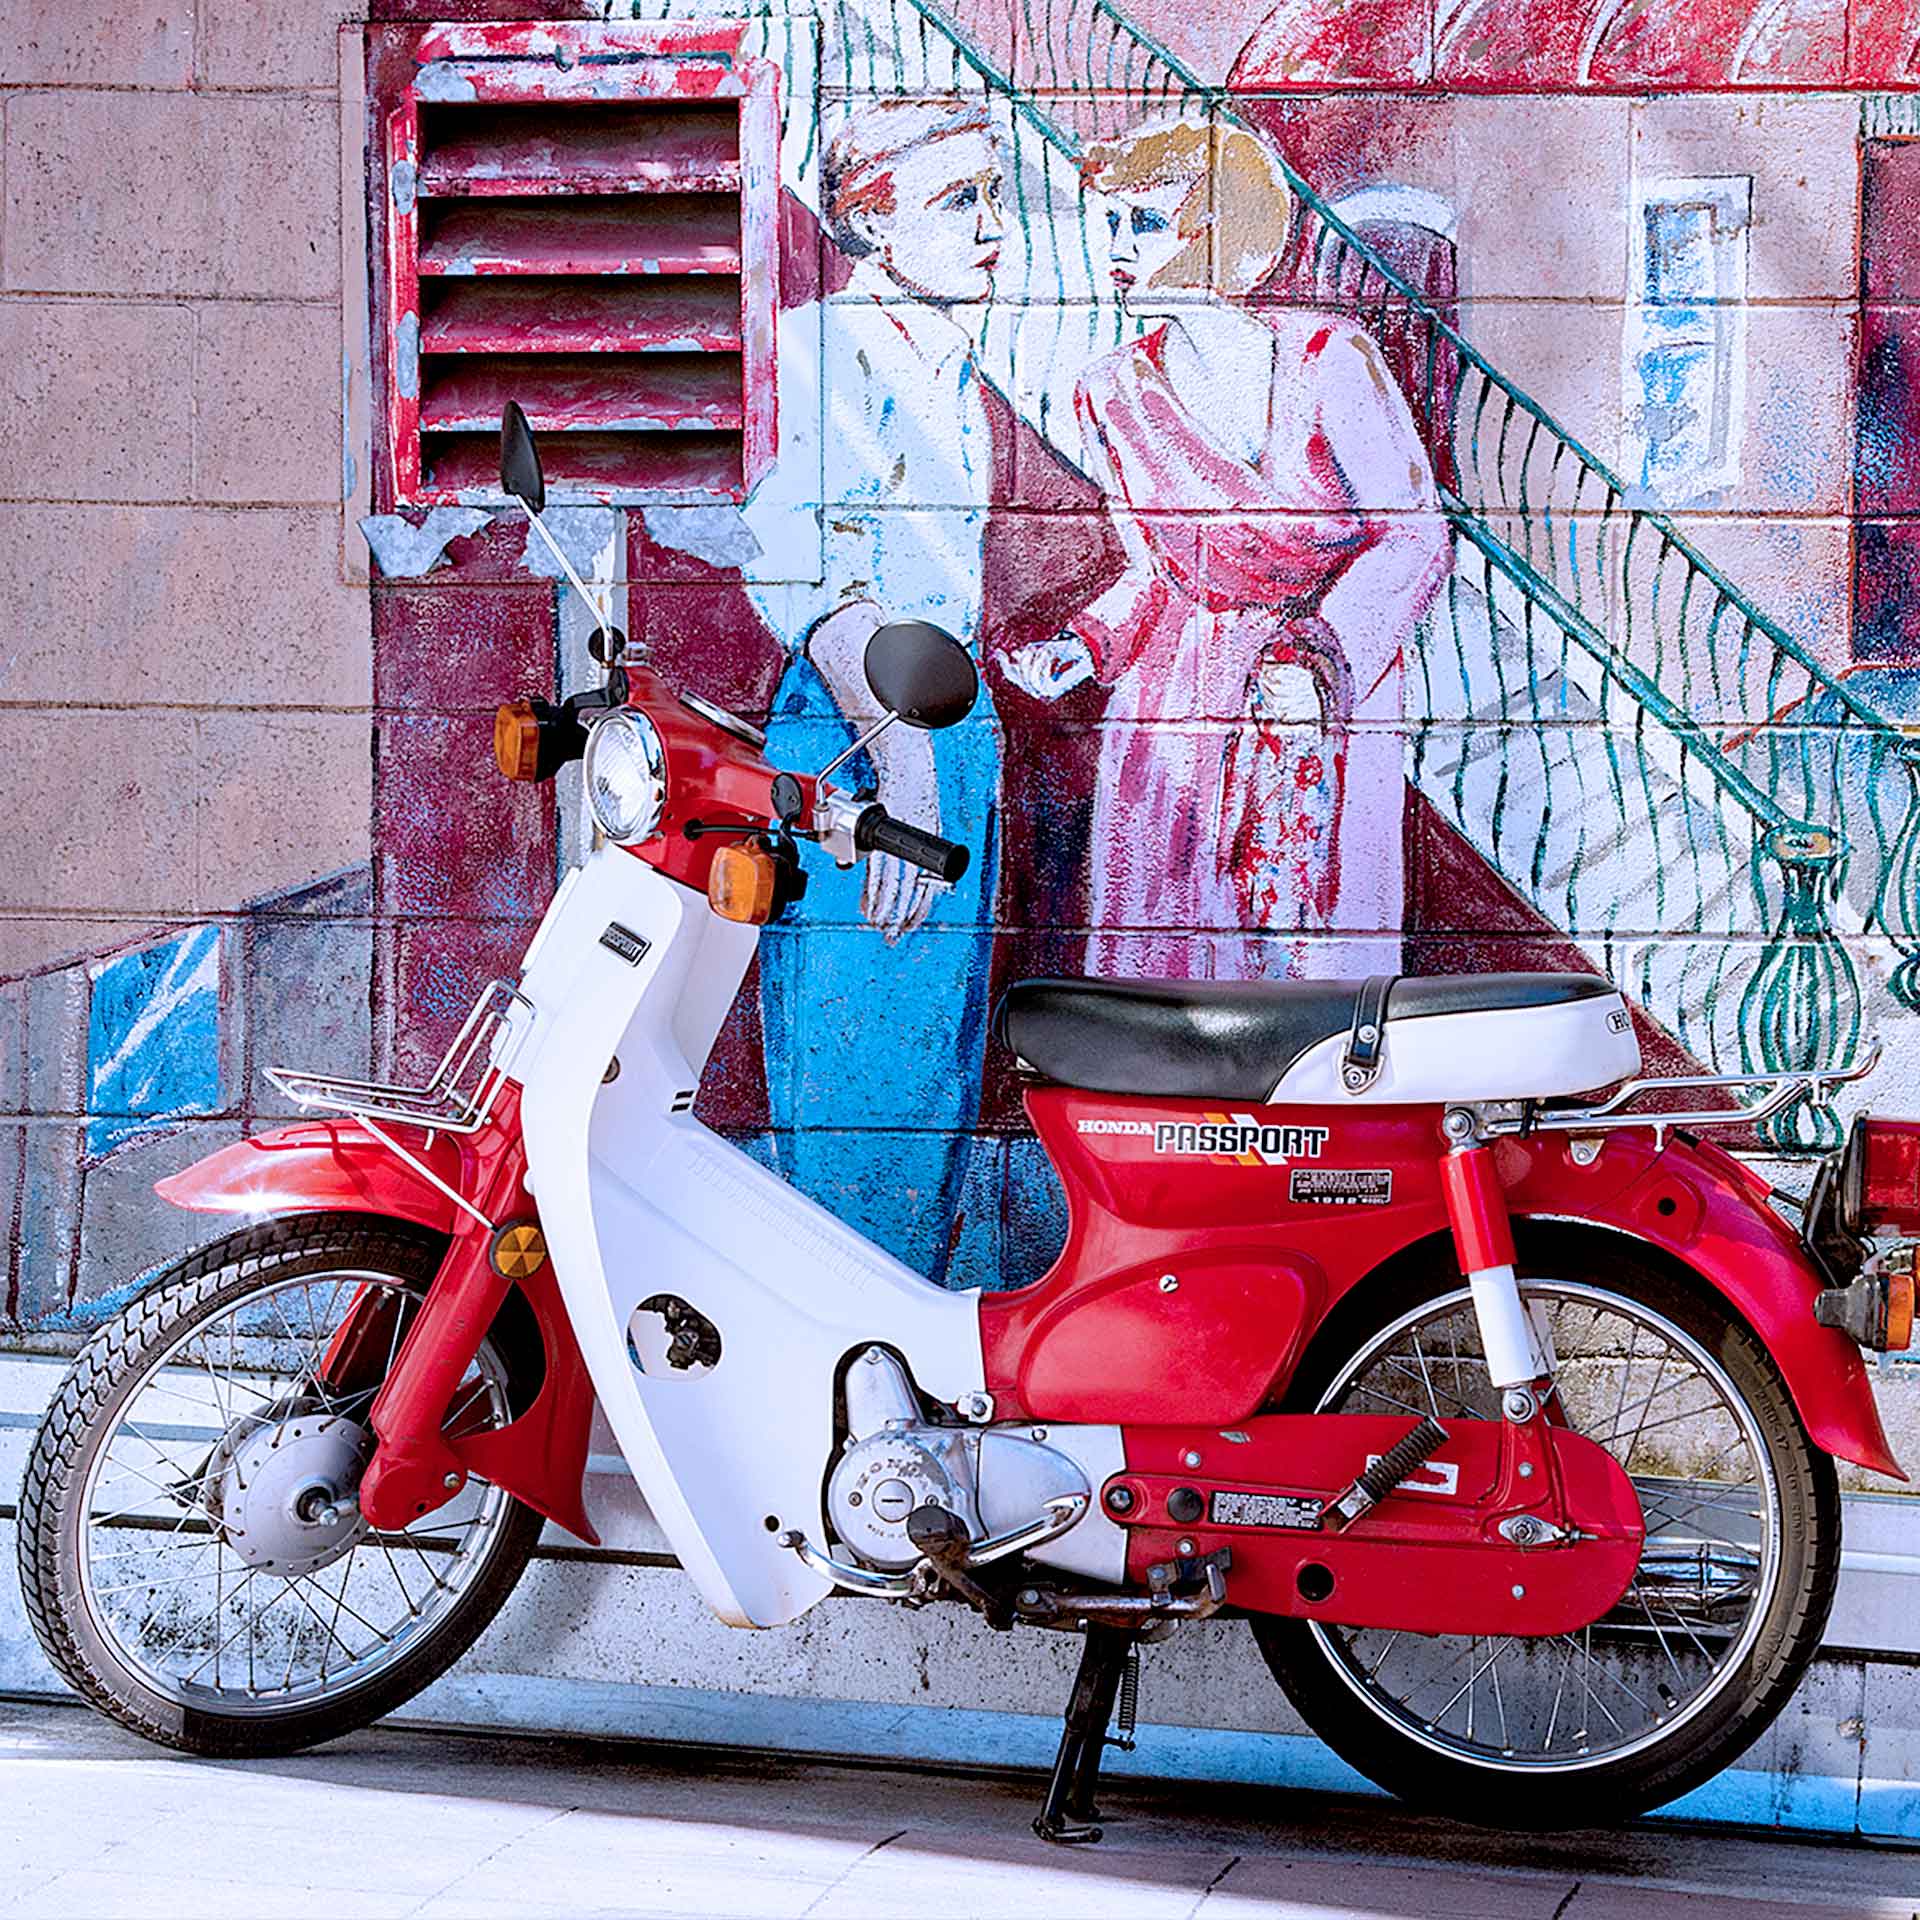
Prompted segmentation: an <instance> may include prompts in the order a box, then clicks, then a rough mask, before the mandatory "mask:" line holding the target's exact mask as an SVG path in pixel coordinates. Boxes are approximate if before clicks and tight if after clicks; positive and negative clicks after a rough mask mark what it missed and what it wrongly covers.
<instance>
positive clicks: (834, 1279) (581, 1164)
mask: <svg viewBox="0 0 1920 1920" xmlns="http://www.w3.org/2000/svg"><path fill="white" fill-rule="evenodd" d="M610 924H617V925H618V926H620V927H622V928H624V929H626V930H627V931H628V932H630V933H632V934H636V935H638V936H639V937H640V939H641V940H643V941H645V942H647V943H648V944H647V950H646V952H645V954H644V956H643V957H642V958H641V959H640V960H639V962H638V964H637V965H636V964H634V963H632V962H631V961H629V960H628V959H626V958H623V957H622V955H621V954H620V953H619V952H617V951H615V950H613V949H612V948H610V947H608V946H606V945H604V944H602V940H601V935H602V934H603V933H604V932H605V931H606V929H607V927H608V926H609V925H610ZM757 937H758V932H757V929H755V928H753V927H744V926H739V925H736V924H735V923H733V922H731V921H727V920H723V919H721V918H720V917H719V916H717V915H716V914H714V913H713V912H712V910H711V909H710V908H709V907H708V905H707V902H706V899H705V897H704V896H703V895H701V894H697V893H693V892H690V891H689V890H688V889H686V888H684V887H681V886H679V885H677V884H676V883H674V882H673V881H671V880H668V879H665V878H664V877H663V876H661V875H660V874H658V873H656V872H654V870H653V869H652V868H651V867H649V866H647V865H646V864H645V863H644V862H642V861H640V860H637V859H635V858H634V857H633V855H631V854H630V853H627V852H626V851H624V850H623V849H621V848H617V847H608V848H603V849H602V850H601V851H600V852H598V853H595V854H594V855H593V856H592V857H591V858H590V859H589V860H588V861H587V862H586V864H585V865H584V866H583V867H582V868H581V869H580V870H579V873H578V875H577V877H576V878H575V879H574V880H573V881H572V883H571V885H569V886H568V887H567V888H566V889H565V891H564V892H563V893H562V894H561V895H560V897H558V898H557V899H556V900H555V902H554V904H553V906H552V908H551V909H550V910H549V914H548V918H547V921H546V922H545V923H544V924H543V926H542V928H541V931H540V933H539V934H538V935H537V936H536V941H535V945H534V947H533V948H532V949H530V953H531V956H532V963H531V965H530V966H529V967H528V969H527V971H526V973H525V975H524V976H523V978H522V980H521V983H520V984H521V991H522V992H523V993H524V994H526V996H527V997H528V999H529V1000H531V1001H532V1003H533V1006H534V1010H535V1014H534V1020H533V1024H532V1028H531V1030H530V1032H529V1035H528V1037H527V1040H526V1042H525V1043H524V1045H523V1046H522V1047H521V1049H520V1051H519V1053H518V1055H517V1057H516V1059H515V1061H514V1065H513V1075H514V1078H515V1079H517V1080H519V1081H520V1082H521V1084H522V1087H523V1096H522V1101H521V1109H520V1114H521V1125H522V1128H523V1130H524V1133H525V1136H526V1149H527V1163H528V1184H529V1185H530V1186H531V1187H532V1189H533V1191H534V1193H535V1195H536V1196H537V1198H538V1201H539V1206H540V1220H541V1225H542V1228H543V1229H544V1231H545V1233H546V1237H547V1241H548V1245H549V1246H550V1248H551V1250H552V1257H553V1262H554V1269H555V1273H556V1275H557V1277H558V1281H559V1285H560V1289H561V1292H562V1294H563V1296H564V1297H565V1300H566V1304H567V1313H568V1317H569V1319H570V1320H571V1321H572V1324H573V1329H574V1332H575V1335H576V1336H577V1338H578V1339H579V1342H580V1350H581V1353H582V1355H583V1356H584V1358H585V1360H586V1364H587V1370H588V1372H589V1373H590V1374H591V1375H592V1377H593V1383H594V1387H595V1390H596V1391H597V1392H598V1394H599V1397H600V1404H601V1407H602V1409H603V1410H604V1411H605V1413H606V1416H607V1420H608V1422H609V1424H610V1425H611V1426H612V1428H613V1431H614V1434H615V1436H616V1437H617V1438H618V1440H619V1442H620V1447H621V1450H622V1452H623V1453H624V1454H625V1455H626V1458H627V1462H628V1464H629V1465H630V1466H631V1467H632V1469H633V1472H634V1475H635V1478H636V1479H637V1480H638V1481H639V1483H640V1486H641V1489H642V1491H643V1492H644V1493H645V1494H646V1497H647V1502H648V1504H649V1506H650V1507H651V1508H652V1510H653V1512H654V1515H655V1517H656V1518H657V1519H658V1520H659V1522H660V1524H661V1526H662V1527H663V1528H664V1530H665V1531H666V1534H667V1537H668V1539H669V1540H670V1541H671V1542H672V1543H673V1548H674V1551H675V1552H676V1553H677V1554H678V1555H679V1557H680V1559H681V1560H682V1562H683V1563H684V1564H685V1565H686V1568H687V1570H688V1572H689V1573H690V1574H691V1575H692V1576H693V1579H694V1581H695V1583H696V1584H697V1585H698V1587H699V1588H700V1591H701V1594H702V1595H703V1596H704V1598H705V1599H706V1601H707V1603H708V1604H709V1605H710V1606H711V1607H712V1608H713V1610H714V1611H715V1612H716V1613H718V1614H719V1615H720V1616H721V1618H722V1619H724V1620H726V1621H728V1622H729V1623H731V1624H732V1625H735V1626H758V1627H768V1626H777V1625H779V1624H781V1623H782V1622H784V1621H787V1620H791V1619H793V1618H794V1617H795V1616H796V1615H797V1614H800V1613H802V1612H804V1611H805V1610H806V1609H807V1608H808V1607H810V1606H811V1605H812V1604H813V1603H814V1602H815V1601H816V1600H818V1599H820V1598H821V1597H822V1596H823V1595H824V1594H826V1593H827V1592H828V1591H829V1590H830V1589H829V1587H828V1584H827V1582H826V1581H825V1580H824V1579H823V1578H822V1577H821V1576H820V1575H818V1574H816V1573H813V1572H811V1571H810V1570H809V1569H808V1568H806V1567H805V1566H803V1565H802V1564H801V1563H800V1561H799V1560H798V1559H797V1558H796V1557H795V1556H794V1554H793V1553H791V1552H790V1551H788V1550H787V1549H785V1548H783V1547H781V1546H780V1545H779V1544H778V1539H777V1534H778V1532H779V1531H780V1530H781V1529H785V1528H789V1527H791V1528H797V1529H799V1530H800V1531H801V1532H803V1533H804V1534H806V1535H807V1537H808V1538H809V1539H811V1540H813V1541H814V1542H815V1543H816V1544H818V1543H820V1542H822V1541H823V1539H824V1517H823V1513H822V1506H821V1493H822V1477H823V1473H824V1470H825V1467H826V1463H827V1459H828V1455H829V1451H830V1449H831V1448H832V1446H833V1443H834V1426H833V1404H834V1402H833V1396H834V1379H835V1374H836V1371H837V1369H838V1367H839V1365H840V1362H841V1361H842V1359H843V1358H844V1357H845V1356H846V1355H847V1354H848V1352H849V1351H850V1350H853V1349H856V1348H859V1347H863V1346H865V1345H866V1344H868V1343H869V1342H873V1341H879V1342H881V1343H883V1344H885V1345H888V1346H891V1347H894V1348H895V1349H897V1351H898V1352H899V1353H900V1354H901V1356H902V1357H903V1358H904V1359H905V1361H906V1362H907V1365H908V1367H909V1368H910V1369H911V1371H912V1374H913V1376H914V1378H915V1379H916V1380H917V1382H918V1383H919V1385H920V1387H921V1388H922V1389H923V1390H924V1391H925V1392H927V1393H929V1394H931V1395H932V1396H934V1397H935V1398H937V1399H940V1400H944V1401H948V1402H952V1401H956V1400H958V1399H960V1398H961V1397H962V1396H963V1395H966V1394H969V1393H974V1392H978V1391H981V1390H982V1389H983V1388H984V1385H985V1379H984V1369H983V1363H982V1359H981V1350H980V1321H979V1296H978V1295H977V1294H974V1293H949V1292H947V1291H945V1290H944V1289H942V1288H939V1287H936V1286H934V1285H932V1284H931V1283H930V1282H929V1281H927V1280H925V1279H923V1278H921V1277H920V1276H919V1275H917V1274H914V1273H912V1272H910V1271H909V1270H908V1269H907V1268H906V1267H904V1266H902V1265H901V1264H900V1263H899V1262H898V1261H897V1260H894V1259H892V1258H890V1257H889V1256H888V1255H887V1254H885V1253H883V1252H882V1251H881V1250H880V1249H879V1248H877V1247H875V1246H872V1245H871V1244H869V1243H868V1242H867V1241H866V1240H864V1239H862V1238H861V1237H860V1235H859V1234H857V1233H855V1232H854V1231H853V1230H852V1229H851V1228H849V1227H846V1226H844V1225H843V1224H842V1223H841V1222H840V1221H838V1220H836V1219H835V1218H833V1216H832V1215H831V1214H828V1213H826V1212H825V1211H823V1210H822V1209H821V1208H819V1207H817V1206H815V1205H814V1204H813V1202H812V1201H810V1200H808V1199H806V1198H805V1197H804V1196H803V1195H801V1194H799V1193H797V1192H795V1191H794V1189H793V1188H791V1187H789V1186H788V1185H787V1184H786V1183H785V1182H784V1181H783V1180H781V1179H779V1178H778V1177H777V1176H776V1175H774V1174H771V1173H769V1172H767V1171H766V1169H765V1168H763V1167H761V1166H759V1165H758V1164H757V1163H756V1162H755V1161H753V1160H751V1159H750V1158H749V1157H748V1156H747V1155H746V1154H744V1153H742V1152H740V1151H739V1150H738V1149H737V1148H735V1147H733V1146H731V1145H729V1144H728V1143H727V1142H726V1141H724V1140H722V1139H720V1138H719V1137H718V1136H717V1135H715V1134H713V1133H711V1132H709V1131H708V1129H707V1128H705V1127H704V1126H702V1125H701V1124H700V1122H699V1121H697V1120H696V1119H694V1117H693V1115H692V1113H691V1112H690V1111H687V1110H686V1109H687V1107H688V1106H689V1105H690V1103H691V1099H692V1094H693V1090H694V1089H695V1088H696V1087H697V1086H698V1084H699V1078H700V1070H701V1068H702V1067H703V1066H704V1064H705V1062H706V1058H707V1055H708V1053H709V1051H710V1050H711V1048H712V1046H713V1041H714V1037H715V1035H716V1034H717V1033H718V1031H719V1028H720V1022H721V1020H722V1019H723V1018H724V1017H725V1014H726V1010H727V1008H728V1006H729V1005H730V1004H731V1003H732V1001H733V997H734V995H735V993H736V992H737V991H738V989H739V985H740V981H741V978H742V976H743V975H744V974H745V972H746V969H747V964H748V961H749V960H750V959H751V957H752V955H753V951H754V946H755V943H756V940H757ZM615 1056H617V1057H618V1059H619V1062H620V1071H619V1074H618V1076H617V1077H616V1078H615V1079H614V1080H613V1081H611V1082H610V1083H603V1077H604V1075H605V1072H606V1069H607V1064H608V1061H609V1060H610V1059H611V1058H613V1057H615ZM676 1107H679V1108H680V1109H681V1110H680V1111H678V1112H676V1111H675V1108H676ZM662 1293H664V1294H672V1295H676V1296H678V1297H679V1298H680V1299H683V1300H685V1301H687V1302H689V1303H690V1304H691V1305H692V1306H694V1307H695V1308H697V1309H698V1310H699V1311H700V1312H701V1313H702V1314H704V1315H705V1316H706V1317H707V1318H708V1319H709V1320H710V1321H712V1323H713V1324H714V1326H715V1327H716V1328H717V1329H718V1330H719V1334H720V1339H721V1343H722V1357H721V1362H720V1364H719V1365H718V1366H716V1367H714V1368H713V1369H711V1371H705V1372H695V1373H685V1374H676V1373H673V1372H671V1371H666V1372H661V1373H657V1374H656V1373H649V1374H644V1375H643V1374H642V1373H641V1372H640V1370H639V1368H638V1367H637V1366H636V1365H635V1364H634V1362H633V1360H632V1359H631V1358H630V1357H629V1354H628V1349H627V1337H626V1336H627V1325H628V1321H629V1319H630V1317H631V1315H632V1313H633V1310H634V1308H635V1307H636V1306H637V1305H638V1304H639V1303H640V1302H641V1301H642V1300H645V1299H647V1298H649V1297H651V1296H652V1295H655V1294H662ZM769 1519H771V1520H773V1521H775V1522H776V1523H777V1525H776V1526H774V1527H772V1528H770V1527H769V1525H768V1521H769Z"/></svg>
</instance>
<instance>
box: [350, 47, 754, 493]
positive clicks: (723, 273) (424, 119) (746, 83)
mask: <svg viewBox="0 0 1920 1920" xmlns="http://www.w3.org/2000/svg"><path fill="white" fill-rule="evenodd" d="M739 38H740V30H739V27H738V24H737V23H736V24H734V25H733V26H731V27H728V26H724V25H722V26H720V27H674V26H659V25H653V26H609V25H581V26H566V25H552V24H545V25H538V26H528V25H492V26H470V27H434V28H429V29H426V30H425V31H424V32H423V33H421V34H420V35H419V37H418V40H417V43H416V44H415V45H414V47H413V50H412V54H411V73H410V78H409V80H408V81H407V82H406V83H405V84H404V85H403V86H402V87H401V88H400V89H399V91H398V94H397V96H396V97H395V98H394V100H393V103H392V105H391V107H390V109H389V110H388V112H387V114H386V121H385V142H386V153H385V159H386V170H385V172H386V181H387V190H388V205H387V208H386V209H385V212H386V220H385V222H384V225H385V234H386V253H387V258H386V260H385V262H384V263H383V264H384V267H385V276H384V277H385V292H386V299H385V307H386V314H385V320H386V364H385V367H384V370H383V371H384V373H385V381H384V386H385V392H386V430H387V438H388V449H387V450H388V453H389V455H390V470H391V474H392V482H393V492H394V498H395V501H396V503H397V504H415V503H417V504H434V503H445V502H454V501H469V502H478V503H481V504H487V503H490V502H493V501H496V500H498V499H499V498H500V495H499V485H498V471H499V454H498V446H499V425H500V414H501V411H502V409H503V408H504V406H505V404H506V402H507V401H508V400H518V401H519V403H520V404H521V405H522V406H523V407H524V408H525V409H526V411H527V414H528V417H529V418H530V419H531V420H532V422H533V425H534V427H535V429H536V430H537V431H539V432H540V434H541V437H542V452H543V455H544V457H545V461H546V466H547V477H548V485H549V489H550V491H552V492H555V493H557V494H559V495H561V496H562V497H569V498H573V499H578V500H596V501H630V500H659V499H662V498H668V499H692V500H739V499H742V498H744V497H745V495H746V493H747V492H748V490H749V489H750V488H751V487H752V485H753V483H754V482H755V481H756V480H757V479H758V478H759V476H760V474H761V473H762V472H763V471H764V470H765V468H766V466H767V465H768V464H769V462H770V461H771V459H772V457H773V450H774V446H773V442H774V393H773V329H774V306H775V299H776V288H777V264H776V253H777V237H776V230H777V226H778V215H779V201H778V194H779V179H778V168H777V155H776V147H777V140H778V125H777V113H778V103H777V97H776V86H777V72H776V69H775V68H774V67H773V66H772V65H771V64H770V63H769V62H766V61H760V60H752V59H743V58H741V57H739V51H738V47H739Z"/></svg>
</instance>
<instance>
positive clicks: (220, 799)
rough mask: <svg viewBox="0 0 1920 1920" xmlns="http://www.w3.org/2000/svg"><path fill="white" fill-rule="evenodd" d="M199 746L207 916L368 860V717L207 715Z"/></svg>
mask: <svg viewBox="0 0 1920 1920" xmlns="http://www.w3.org/2000/svg"><path fill="white" fill-rule="evenodd" d="M193 738H194V747H195V752H196V758H195V760H194V761H193V763H192V764H193V768H194V776H193V780H192V788H193V793H194V799H195V802H196V807H197V824H198V830H199V849H200V851H199V862H198V871H197V875H196V880H195V886H196V894H195V898H196V901H197V902H199V903H200V904H201V905H202V907H203V908H204V909H205V910H206V911H209V912H218V911H220V910H221V909H223V908H228V907H232V906H234V905H235V904H236V903H238V902H239V901H242V900H247V899H251V898H253V897H254V896H255V895H257V894H263V893H269V892H273V891H276V890H278V889H279V888H282V887H298V886H304V885H306V884H307V883H308V882H310V881H313V880H317V879H319V878H321V877H322V876H323V875H325V874H330V873H338V872H339V871H340V870H341V869H342V868H344V867H351V866H357V865H359V864H360V863H361V862H363V861H365V860H366V859H367V858H368V857H369V853H370V846H369V837H368V805H369V796H370V794H371V791H372V779H371V767H370V763H369V759H368V750H369V741H368V733H367V720H366V717H365V715H363V714H354V713H301V714H267V713H205V714H202V715H200V716H199V718H198V720H197V722H196V724H195V728H194V736H193ZM183 784H184V783H183Z"/></svg>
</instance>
